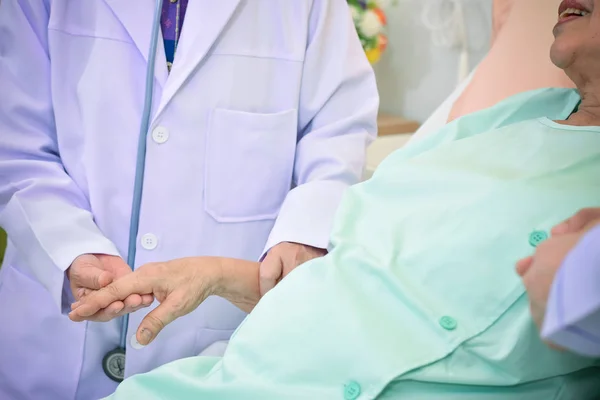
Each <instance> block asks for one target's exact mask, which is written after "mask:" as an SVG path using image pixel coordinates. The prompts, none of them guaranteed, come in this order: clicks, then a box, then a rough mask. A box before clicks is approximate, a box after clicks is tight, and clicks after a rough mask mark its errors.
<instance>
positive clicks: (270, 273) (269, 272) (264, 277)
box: [259, 256, 283, 296]
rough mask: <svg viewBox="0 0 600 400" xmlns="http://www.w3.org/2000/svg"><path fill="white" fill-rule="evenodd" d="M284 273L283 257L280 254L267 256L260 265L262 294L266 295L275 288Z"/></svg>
mask: <svg viewBox="0 0 600 400" xmlns="http://www.w3.org/2000/svg"><path fill="white" fill-rule="evenodd" d="M282 274H283V262H282V260H281V258H280V257H278V256H272V257H269V256H267V258H265V260H264V261H263V262H262V264H261V265H260V276H259V286H260V295H261V296H264V295H265V294H266V293H267V292H268V291H269V290H271V289H273V288H274V287H275V285H276V284H277V281H278V280H279V279H280V278H281V276H282Z"/></svg>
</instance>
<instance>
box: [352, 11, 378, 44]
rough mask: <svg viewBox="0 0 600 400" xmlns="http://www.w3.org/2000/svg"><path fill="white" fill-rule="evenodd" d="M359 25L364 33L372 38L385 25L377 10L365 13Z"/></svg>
mask: <svg viewBox="0 0 600 400" xmlns="http://www.w3.org/2000/svg"><path fill="white" fill-rule="evenodd" d="M358 27H359V29H360V31H361V32H362V34H363V35H365V36H366V37H369V38H371V37H375V36H377V35H379V33H380V32H381V28H382V27H383V26H382V24H381V21H380V20H379V16H378V15H377V14H376V13H375V12H373V11H371V10H368V11H367V12H365V13H364V15H363V17H362V20H361V21H360V23H359V25H358Z"/></svg>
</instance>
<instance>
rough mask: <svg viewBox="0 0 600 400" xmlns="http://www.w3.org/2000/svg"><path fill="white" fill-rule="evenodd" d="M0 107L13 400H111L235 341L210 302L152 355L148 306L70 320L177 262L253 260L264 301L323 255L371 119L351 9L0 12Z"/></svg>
mask: <svg viewBox="0 0 600 400" xmlns="http://www.w3.org/2000/svg"><path fill="white" fill-rule="evenodd" d="M158 7H164V8H163V9H159V8H158ZM159 14H160V15H159ZM159 17H161V18H160V19H159ZM159 22H160V27H161V29H160V30H157V31H156V32H157V33H158V34H157V36H158V37H159V39H153V35H152V34H151V32H152V31H153V27H156V26H158V23H159ZM148 49H151V51H150V52H149V51H148ZM154 49H155V51H154ZM148 72H149V75H148ZM147 75H148V76H149V77H150V79H149V80H148V82H147V81H146V76H147ZM148 83H149V84H150V85H149V84H148ZM149 89H150V90H149ZM0 90H1V91H2V101H1V103H0V138H1V144H0V225H1V226H2V227H3V228H4V229H5V230H6V231H7V233H8V236H9V238H10V244H9V247H8V249H7V254H6V259H5V264H4V266H3V267H2V269H1V270H0V271H1V272H0V274H1V275H0V321H1V323H0V338H2V339H1V340H0V354H1V356H0V398H1V399H19V400H29V399H41V398H43V399H45V400H68V399H85V400H88V399H94V398H99V397H103V396H106V395H108V394H110V393H112V392H114V390H115V388H116V386H117V382H118V381H119V380H120V379H121V377H122V376H130V375H132V374H137V373H141V372H146V371H150V370H152V369H154V368H156V367H158V366H159V365H162V364H164V363H167V362H170V361H173V360H175V359H179V358H182V357H189V356H194V355H197V354H198V353H200V352H201V351H202V350H203V349H205V348H206V347H207V346H209V345H211V344H213V343H215V342H217V341H220V340H226V339H228V338H229V337H230V335H231V333H232V332H233V330H234V329H236V327H237V326H238V325H239V323H240V322H241V320H242V319H243V318H244V316H245V314H244V313H243V312H241V311H239V310H238V309H237V308H236V307H234V306H233V305H232V304H230V303H229V302H226V301H225V300H223V299H221V298H216V297H214V298H210V299H208V300H207V301H206V302H205V303H204V304H203V305H202V306H201V307H199V308H198V309H197V310H196V311H194V312H193V313H192V314H190V315H188V316H187V317H185V318H181V319H180V320H178V321H176V322H175V323H173V324H171V325H169V326H168V327H166V328H165V330H164V331H163V333H162V334H161V336H160V338H158V339H157V340H156V341H155V342H154V343H153V344H152V346H149V347H148V348H147V349H145V350H144V351H143V352H141V351H136V350H135V348H134V347H132V342H131V340H130V338H131V336H132V335H134V334H135V331H136V327H137V326H138V325H139V323H140V322H141V320H142V318H144V316H145V315H147V313H148V312H149V311H151V310H152V309H153V307H149V308H142V306H143V305H145V304H149V303H151V302H152V301H153V298H152V297H149V296H144V297H139V296H137V297H135V296H132V297H130V298H128V299H126V300H125V301H124V303H120V304H118V303H114V304H113V305H111V306H109V307H108V308H106V309H104V310H102V311H101V312H100V313H99V314H98V315H96V316H95V318H94V319H95V320H96V321H109V322H106V323H101V322H89V323H87V324H81V325H80V324H75V323H73V322H71V321H70V320H69V319H68V317H67V316H66V313H67V312H68V311H69V305H70V303H71V302H72V301H74V300H78V299H79V298H80V297H81V296H82V295H85V294H87V293H89V292H90V291H92V290H95V289H98V288H100V287H102V286H105V285H107V284H108V283H109V282H111V281H112V280H115V279H118V278H119V277H121V276H123V275H126V274H127V273H129V272H130V268H129V267H128V266H127V264H130V265H133V266H134V267H137V266H140V265H142V264H145V263H148V262H152V261H161V260H170V259H174V258H180V257H185V256H206V255H209V256H210V255H212V256H223V257H232V258H241V259H248V260H263V263H262V265H261V269H260V271H261V292H262V293H264V292H266V291H267V290H269V289H270V288H271V287H272V286H273V285H274V284H275V283H276V282H277V281H278V280H279V279H281V278H282V277H283V276H285V274H286V273H288V272H289V271H290V270H291V269H293V268H294V267H296V266H297V265H298V264H299V263H301V262H302V261H305V260H308V259H310V258H313V257H316V256H319V255H321V254H323V253H324V250H323V249H324V247H325V246H326V244H327V240H328V236H329V233H330V229H331V226H332V219H333V217H334V213H335V210H336V208H337V206H338V203H339V201H340V199H341V196H342V194H343V192H344V191H345V189H346V188H347V187H348V186H349V185H351V184H354V183H356V182H357V181H358V180H359V177H360V175H361V172H362V168H363V165H364V158H365V147H366V146H367V144H368V143H369V142H370V141H371V140H372V139H373V137H374V135H375V131H376V114H377V108H378V96H377V89H376V83H375V79H374V75H373V72H372V69H371V68H370V66H369V65H368V62H367V61H366V58H365V56H364V54H363V52H362V48H361V46H360V43H359V40H358V38H357V35H356V33H355V31H354V26H353V24H352V21H351V18H350V16H349V12H348V10H347V6H346V2H345V0H294V1H288V0H280V1H257V0H219V1H209V0H194V1H189V3H188V2H187V1H184V0H165V2H164V5H163V4H160V3H158V4H155V1H153V0H130V1H123V0H93V1H70V0H2V2H1V5H0ZM145 109H146V110H145ZM145 111H146V112H145ZM145 114H148V118H147V119H146V118H145ZM146 125H147V127H146ZM140 138H141V139H140ZM136 196H138V197H139V199H138V198H137V197H136ZM132 205H133V206H132ZM138 217H139V220H138ZM130 238H131V239H130ZM132 255H133V257H132ZM128 258H130V259H132V261H131V262H129V263H128V262H127V261H128V260H127V259H128ZM139 308H142V309H141V310H139V311H136V310H138V309H139ZM130 311H133V313H131V314H130V316H129V319H128V320H125V319H124V318H121V316H122V315H123V314H125V313H127V312H130ZM117 317H119V318H117ZM124 338H125V339H124ZM133 344H135V343H133ZM107 360H108V361H107Z"/></svg>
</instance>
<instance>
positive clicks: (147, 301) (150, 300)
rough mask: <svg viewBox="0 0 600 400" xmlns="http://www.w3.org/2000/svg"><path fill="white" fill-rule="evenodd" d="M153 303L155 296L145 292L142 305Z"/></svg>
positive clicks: (146, 305)
mask: <svg viewBox="0 0 600 400" xmlns="http://www.w3.org/2000/svg"><path fill="white" fill-rule="evenodd" d="M152 303H154V296H152V295H151V294H143V295H142V305H143V306H145V307H148V306H149V305H152Z"/></svg>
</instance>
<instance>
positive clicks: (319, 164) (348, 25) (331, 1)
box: [263, 0, 379, 257]
mask: <svg viewBox="0 0 600 400" xmlns="http://www.w3.org/2000/svg"><path fill="white" fill-rule="evenodd" d="M303 68H304V69H303V78H302V87H301V92H300V102H299V112H298V114H299V132H300V133H299V136H298V143H297V147H296V158H295V165H294V184H295V187H294V189H293V190H291V191H290V192H289V194H288V195H287V197H286V199H285V201H284V202H283V205H282V207H281V210H280V213H279V216H278V218H277V221H276V223H275V225H274V227H273V230H272V231H271V235H270V237H269V239H268V241H267V245H266V247H265V252H264V253H263V257H264V255H265V254H266V253H267V252H268V250H269V249H270V248H272V247H273V246H275V245H277V244H279V243H281V242H295V243H302V244H306V245H310V246H314V247H317V248H327V245H328V241H329V235H330V233H331V229H332V226H333V219H334V217H335V213H336V210H337V208H338V205H339V203H340V201H341V199H342V195H343V193H344V192H345V190H346V189H347V188H348V187H349V186H350V185H353V184H356V183H358V182H359V181H360V179H361V177H362V174H363V170H364V166H365V159H366V148H367V146H368V145H369V144H370V143H371V142H372V140H374V139H375V137H376V135H377V111H378V107H379V96H378V91H377V84H376V80H375V75H374V72H373V69H372V68H371V65H370V64H369V62H368V61H367V58H366V56H365V54H364V51H363V49H362V46H361V44H360V41H359V38H358V35H357V33H356V29H355V28H354V23H353V21H352V17H351V15H350V11H349V8H348V4H347V2H346V0H314V1H313V4H312V11H311V16H310V22H309V34H308V44H307V50H306V54H305V61H304V67H303Z"/></svg>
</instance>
